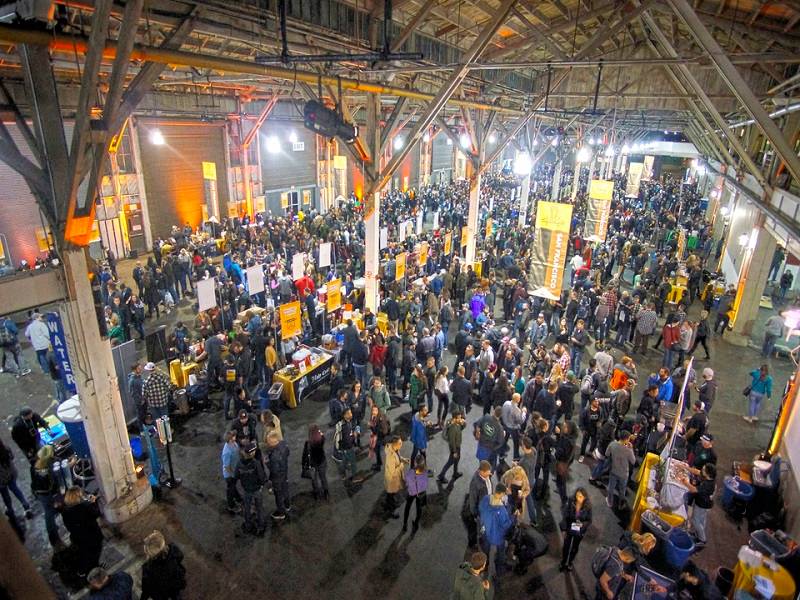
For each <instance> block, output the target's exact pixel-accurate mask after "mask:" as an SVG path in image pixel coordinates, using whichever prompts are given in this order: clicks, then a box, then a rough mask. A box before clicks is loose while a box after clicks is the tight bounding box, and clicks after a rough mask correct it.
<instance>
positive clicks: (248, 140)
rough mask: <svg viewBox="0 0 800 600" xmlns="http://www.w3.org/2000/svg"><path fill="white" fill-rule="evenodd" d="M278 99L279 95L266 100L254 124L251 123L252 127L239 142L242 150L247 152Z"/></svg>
mask: <svg viewBox="0 0 800 600" xmlns="http://www.w3.org/2000/svg"><path fill="white" fill-rule="evenodd" d="M279 97H280V94H277V93H276V94H275V95H274V96H272V98H270V99H269V100H267V103H266V104H265V105H264V108H262V109H261V112H260V113H258V118H257V119H256V122H255V123H253V127H252V128H251V129H250V131H248V132H247V133H246V134H245V136H244V139H243V140H242V141H241V146H242V149H243V150H247V149H248V148H249V147H250V144H252V143H253V140H255V139H256V136H257V135H258V130H259V129H261V126H262V125H263V124H264V121H266V120H267V117H269V114H270V113H271V112H272V109H273V108H275V105H276V104H277V103H278V98H279Z"/></svg>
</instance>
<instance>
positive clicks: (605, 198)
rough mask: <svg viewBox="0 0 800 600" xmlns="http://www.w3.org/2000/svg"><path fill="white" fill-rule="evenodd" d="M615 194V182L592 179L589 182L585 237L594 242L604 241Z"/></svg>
mask: <svg viewBox="0 0 800 600" xmlns="http://www.w3.org/2000/svg"><path fill="white" fill-rule="evenodd" d="M613 196H614V182H613V181H607V180H603V179H592V180H591V181H590V182H589V198H588V200H587V202H586V222H585V223H584V227H583V229H584V231H583V237H585V238H586V239H589V240H592V241H593V242H604V241H605V239H606V233H607V232H608V213H609V212H610V210H611V198H612V197H613Z"/></svg>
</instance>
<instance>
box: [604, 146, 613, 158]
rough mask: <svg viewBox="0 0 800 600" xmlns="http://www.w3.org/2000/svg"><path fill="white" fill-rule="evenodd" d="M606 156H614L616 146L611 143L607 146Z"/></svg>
mask: <svg viewBox="0 0 800 600" xmlns="http://www.w3.org/2000/svg"><path fill="white" fill-rule="evenodd" d="M606 156H607V157H608V158H611V157H612V156H614V146H611V145H609V147H608V148H606Z"/></svg>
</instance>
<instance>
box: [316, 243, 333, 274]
mask: <svg viewBox="0 0 800 600" xmlns="http://www.w3.org/2000/svg"><path fill="white" fill-rule="evenodd" d="M332 246H333V244H332V243H331V242H323V243H321V244H320V245H319V268H320V269H322V268H324V267H330V266H331V247H332Z"/></svg>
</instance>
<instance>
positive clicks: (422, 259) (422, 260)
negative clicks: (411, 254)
mask: <svg viewBox="0 0 800 600" xmlns="http://www.w3.org/2000/svg"><path fill="white" fill-rule="evenodd" d="M427 262H428V242H422V243H421V244H420V245H419V266H420V267H424V266H425V265H426V264H427Z"/></svg>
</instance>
